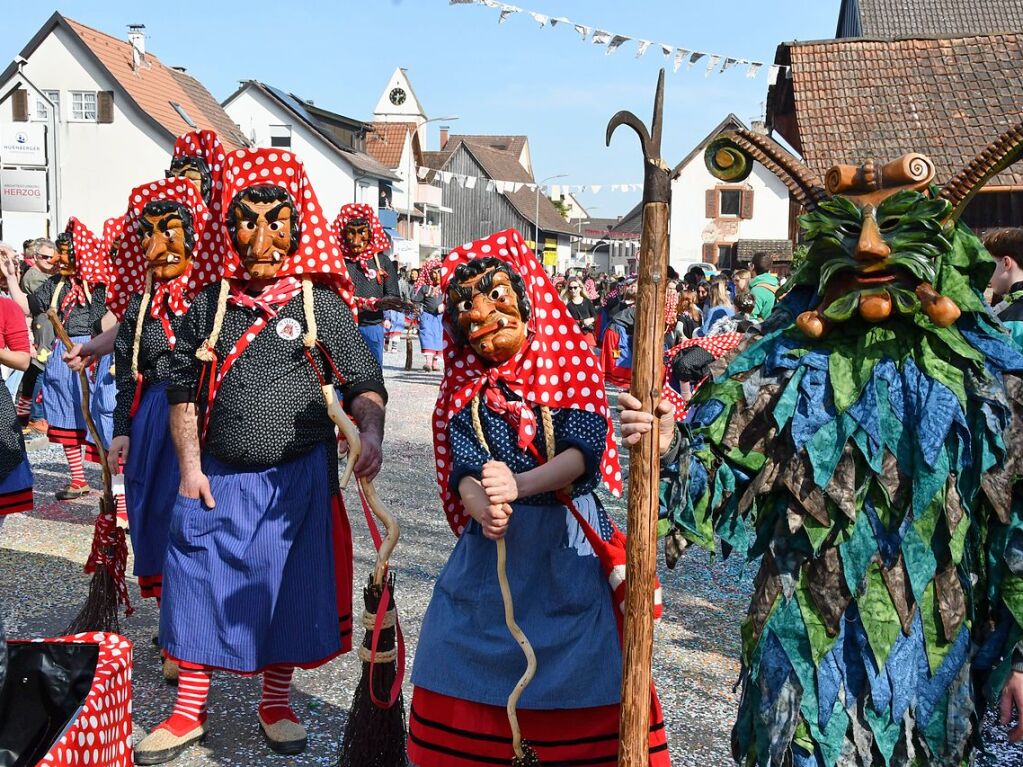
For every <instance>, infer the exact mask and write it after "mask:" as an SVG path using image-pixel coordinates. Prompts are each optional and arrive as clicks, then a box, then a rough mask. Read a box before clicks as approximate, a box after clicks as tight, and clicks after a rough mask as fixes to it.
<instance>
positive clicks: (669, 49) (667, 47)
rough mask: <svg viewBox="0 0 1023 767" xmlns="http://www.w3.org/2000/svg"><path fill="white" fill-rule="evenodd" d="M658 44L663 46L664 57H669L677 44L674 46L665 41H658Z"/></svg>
mask: <svg viewBox="0 0 1023 767" xmlns="http://www.w3.org/2000/svg"><path fill="white" fill-rule="evenodd" d="M657 44H658V45H659V46H661V53H663V54H664V58H668V56H670V55H671V52H672V51H673V50H675V46H673V45H665V44H664V43H657Z"/></svg>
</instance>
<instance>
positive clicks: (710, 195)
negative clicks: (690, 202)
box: [707, 189, 718, 218]
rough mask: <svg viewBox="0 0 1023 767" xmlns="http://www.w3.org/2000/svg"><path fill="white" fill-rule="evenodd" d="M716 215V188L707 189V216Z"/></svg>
mask: <svg viewBox="0 0 1023 767" xmlns="http://www.w3.org/2000/svg"><path fill="white" fill-rule="evenodd" d="M717 217H718V190H717V189H708V190H707V218H717Z"/></svg>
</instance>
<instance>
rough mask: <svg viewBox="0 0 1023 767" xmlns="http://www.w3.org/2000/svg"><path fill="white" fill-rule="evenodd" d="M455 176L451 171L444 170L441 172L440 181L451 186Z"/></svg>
mask: <svg viewBox="0 0 1023 767" xmlns="http://www.w3.org/2000/svg"><path fill="white" fill-rule="evenodd" d="M454 175H455V174H454V173H451V172H450V171H446V170H442V171H441V172H440V180H441V181H443V182H444V183H445V184H450V183H451V179H452V178H454Z"/></svg>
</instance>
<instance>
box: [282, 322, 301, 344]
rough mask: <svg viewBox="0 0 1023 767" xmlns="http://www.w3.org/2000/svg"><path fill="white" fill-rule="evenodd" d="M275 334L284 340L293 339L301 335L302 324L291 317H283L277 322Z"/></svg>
mask: <svg viewBox="0 0 1023 767" xmlns="http://www.w3.org/2000/svg"><path fill="white" fill-rule="evenodd" d="M277 335H278V336H280V337H281V338H283V339H284V340H285V341H294V340H295V339H296V338H298V337H299V336H300V335H302V326H301V325H300V324H299V322H298V320H296V319H295V318H293V317H285V318H284V319H282V320H281V321H280V322H278V323H277Z"/></svg>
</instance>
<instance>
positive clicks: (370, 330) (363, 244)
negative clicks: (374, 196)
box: [334, 202, 403, 365]
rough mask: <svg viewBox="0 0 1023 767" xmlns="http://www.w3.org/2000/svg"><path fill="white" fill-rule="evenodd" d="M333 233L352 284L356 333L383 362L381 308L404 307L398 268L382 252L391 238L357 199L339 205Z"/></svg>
mask: <svg viewBox="0 0 1023 767" xmlns="http://www.w3.org/2000/svg"><path fill="white" fill-rule="evenodd" d="M334 234H335V235H336V236H337V239H338V242H339V243H340V245H341V254H342V255H343V256H344V259H345V267H346V268H347V269H348V275H349V276H350V277H351V278H352V282H353V283H354V284H355V305H356V307H357V308H358V310H359V332H360V333H362V337H363V338H364V339H365V340H366V345H367V346H368V347H369V350H370V351H371V352H373V356H374V357H376V358H377V362H378V363H380V364H381V365H383V364H384V335H385V333H384V330H385V329H384V311H385V310H390V311H393V310H397V309H400V308H402V306H403V303H402V300H401V290H400V288H399V287H398V270H397V269H396V268H395V266H394V261H392V260H391V259H390V258H389V257H388V256H387V254H386V253H385V252H384V251H386V250H387V249H388V248H390V247H391V241H390V240H389V239H388V237H387V233H386V232H385V231H384V228H383V227H382V226H381V225H380V219H378V218H377V215H376V213H374V212H373V208H371V207H370V206H369V205H365V204H363V203H358V202H356V203H349V204H348V205H343V206H342V207H341V212H340V213H338V214H337V218H335V219H334Z"/></svg>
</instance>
